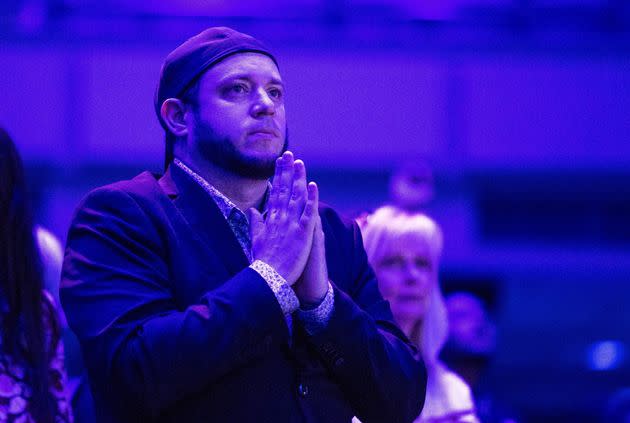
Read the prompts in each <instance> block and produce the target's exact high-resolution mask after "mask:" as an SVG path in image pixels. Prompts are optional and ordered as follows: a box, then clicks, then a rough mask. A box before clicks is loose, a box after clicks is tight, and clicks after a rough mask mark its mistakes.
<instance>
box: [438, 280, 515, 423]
mask: <svg viewBox="0 0 630 423" xmlns="http://www.w3.org/2000/svg"><path fill="white" fill-rule="evenodd" d="M445 304H446V310H447V315H448V325H449V335H448V340H447V341H446V344H445V345H444V348H443V349H442V352H441V354H440V357H441V358H442V360H443V361H444V362H445V363H446V365H447V366H448V367H449V368H450V369H452V370H453V371H454V372H455V373H457V374H458V375H460V376H461V377H462V378H463V379H464V380H465V381H466V383H467V384H468V386H470V388H471V389H472V392H473V398H474V400H475V408H476V410H477V415H478V416H479V419H480V420H481V421H482V422H483V423H516V422H517V421H519V420H520V419H519V418H518V417H517V413H516V412H515V411H513V410H511V409H510V407H508V406H507V405H506V404H504V403H503V402H502V401H500V400H499V399H498V398H497V394H496V392H494V390H493V389H492V387H491V386H489V384H488V380H487V373H488V368H489V365H490V363H491V360H492V358H493V357H494V354H495V350H496V325H495V323H494V321H493V319H492V317H491V316H490V313H489V312H488V310H487V308H486V306H485V305H484V303H483V301H482V300H481V299H480V298H479V297H478V296H477V295H475V294H474V293H472V292H464V291H456V292H452V293H450V294H449V295H447V296H446V299H445Z"/></svg>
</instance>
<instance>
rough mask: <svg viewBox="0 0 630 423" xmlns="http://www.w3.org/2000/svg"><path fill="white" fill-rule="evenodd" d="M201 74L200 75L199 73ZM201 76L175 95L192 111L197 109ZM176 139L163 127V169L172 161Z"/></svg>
mask: <svg viewBox="0 0 630 423" xmlns="http://www.w3.org/2000/svg"><path fill="white" fill-rule="evenodd" d="M200 76H201V75H200ZM200 79H201V78H200V77H197V78H195V79H193V80H192V81H191V83H190V84H189V85H187V86H186V87H185V88H184V90H183V91H182V93H181V94H180V95H178V96H177V98H179V99H180V100H181V101H182V102H183V103H184V104H187V105H189V106H190V107H191V108H192V109H193V110H194V111H197V110H198V107H199V80H200ZM176 141H177V137H176V136H175V135H173V134H172V133H171V131H169V130H168V129H164V148H165V154H164V170H165V171H166V168H167V167H168V165H169V164H171V162H172V161H173V158H174V156H173V154H174V150H175V142H176Z"/></svg>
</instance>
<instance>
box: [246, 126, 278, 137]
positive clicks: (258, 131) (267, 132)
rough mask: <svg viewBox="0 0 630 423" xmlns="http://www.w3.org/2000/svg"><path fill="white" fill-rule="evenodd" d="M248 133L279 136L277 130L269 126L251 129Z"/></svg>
mask: <svg viewBox="0 0 630 423" xmlns="http://www.w3.org/2000/svg"><path fill="white" fill-rule="evenodd" d="M248 135H269V136H273V137H279V136H280V134H279V133H278V131H276V130H275V129H269V128H257V129H252V130H251V131H249V132H248Z"/></svg>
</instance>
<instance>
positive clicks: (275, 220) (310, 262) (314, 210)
mask: <svg viewBox="0 0 630 423" xmlns="http://www.w3.org/2000/svg"><path fill="white" fill-rule="evenodd" d="M318 204H319V191H318V188H317V185H316V184H315V183H314V182H310V183H308V184H307V183H306V168H305V167H304V162H302V160H294V158H293V153H291V152H290V151H287V152H285V153H284V154H283V155H282V156H281V157H280V158H278V159H277V161H276V170H275V174H274V177H273V181H272V184H271V192H270V193H269V200H268V209H267V216H266V218H265V219H263V217H262V215H261V214H260V212H259V211H258V210H256V209H250V210H249V225H250V235H251V240H252V257H253V258H254V260H262V261H264V262H265V263H267V264H268V265H270V266H271V267H273V268H274V269H275V270H276V272H278V273H279V274H280V276H282V277H283V278H284V279H285V280H286V281H287V283H288V284H289V285H290V286H291V287H292V288H293V290H294V291H295V293H296V295H297V297H298V299H299V300H300V303H302V304H307V303H308V304H313V303H318V302H319V301H321V300H322V299H323V298H324V296H325V295H326V292H327V290H328V273H327V268H326V254H325V248H324V233H323V231H322V223H321V218H320V216H319V210H318Z"/></svg>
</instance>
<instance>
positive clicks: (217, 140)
mask: <svg viewBox="0 0 630 423" xmlns="http://www.w3.org/2000/svg"><path fill="white" fill-rule="evenodd" d="M195 123H196V124H195V129H194V135H195V140H196V145H197V150H198V152H199V154H200V155H201V156H202V157H203V158H204V159H206V160H208V161H209V162H210V163H212V164H213V165H215V166H217V167H218V168H220V169H223V170H225V171H228V172H230V173H233V174H235V175H238V176H242V177H244V178H248V179H257V180H261V179H269V178H271V177H272V176H273V174H274V171H275V168H276V159H277V158H278V157H280V156H281V155H282V153H284V152H285V151H287V149H288V148H289V131H288V130H286V133H285V137H284V145H283V146H282V151H280V152H279V153H278V155H277V156H276V157H271V158H268V159H260V158H256V157H247V156H246V155H244V154H243V153H241V152H240V151H238V150H237V149H236V147H235V146H234V143H233V142H232V141H231V140H230V139H229V138H227V137H220V136H219V135H217V133H216V132H215V131H214V129H213V128H212V127H210V125H208V124H206V123H204V122H201V121H200V119H199V118H198V116H197V117H196V122H195Z"/></svg>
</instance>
